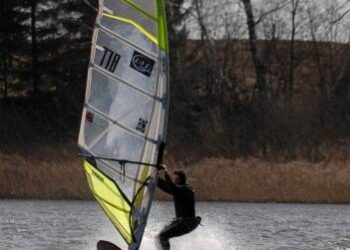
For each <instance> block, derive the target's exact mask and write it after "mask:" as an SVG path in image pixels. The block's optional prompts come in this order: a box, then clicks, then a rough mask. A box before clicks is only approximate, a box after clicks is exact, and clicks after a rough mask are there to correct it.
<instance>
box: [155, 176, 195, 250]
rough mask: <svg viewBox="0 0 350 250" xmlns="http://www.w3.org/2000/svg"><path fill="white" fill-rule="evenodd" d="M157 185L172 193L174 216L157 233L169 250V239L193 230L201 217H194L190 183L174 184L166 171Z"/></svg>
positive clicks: (165, 248)
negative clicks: (163, 177)
mask: <svg viewBox="0 0 350 250" xmlns="http://www.w3.org/2000/svg"><path fill="white" fill-rule="evenodd" d="M158 187H159V188H160V189H161V190H163V191H164V192H166V193H168V194H171V195H173V198H174V203H175V213H176V218H175V219H174V220H173V221H172V222H171V223H170V224H169V225H167V226H166V227H165V228H164V229H163V230H162V231H161V232H160V234H159V239H160V243H161V245H162V247H163V249H164V250H169V249H170V244H169V239H170V238H173V237H178V236H181V235H184V234H187V233H189V232H191V231H193V230H194V229H195V228H196V227H197V226H198V225H199V223H200V221H201V218H200V217H196V213H195V197H194V192H193V189H192V187H191V186H190V185H188V184H184V185H176V184H175V183H173V182H172V180H171V178H170V176H169V175H168V173H165V180H163V179H161V178H159V180H158Z"/></svg>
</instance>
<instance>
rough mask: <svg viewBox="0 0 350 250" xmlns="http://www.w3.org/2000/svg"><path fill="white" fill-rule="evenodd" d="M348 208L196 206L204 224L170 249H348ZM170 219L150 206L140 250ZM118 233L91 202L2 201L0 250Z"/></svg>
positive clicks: (89, 248)
mask: <svg viewBox="0 0 350 250" xmlns="http://www.w3.org/2000/svg"><path fill="white" fill-rule="evenodd" d="M349 208H350V206H345V205H295V204H284V205H280V204H244V203H198V214H199V215H201V216H202V218H203V222H202V223H203V224H204V226H201V227H199V228H198V229H197V230H196V231H195V232H193V233H192V234H190V235H187V236H184V237H180V238H176V239H174V240H171V243H172V246H173V248H172V249H173V250H185V249H191V250H196V249H198V250H224V249H225V250H227V249H230V250H231V249H350V209H349ZM172 217H173V204H172V203H156V204H155V205H154V206H153V209H152V213H151V216H150V220H149V224H148V227H147V231H146V233H145V238H144V241H143V245H142V246H143V247H142V249H145V250H153V249H154V248H155V247H154V237H155V235H157V233H158V232H159V231H160V230H161V229H162V227H163V226H164V224H165V223H167V222H168V221H169V220H170V219H171V218H172ZM116 235H117V234H116V232H115V229H114V228H113V226H112V225H111V224H110V223H109V222H108V220H107V219H106V217H105V216H104V214H103V213H102V211H101V210H100V208H99V206H98V205H97V204H96V203H95V202H89V201H88V202H79V201H77V202H72V201H67V202H65V201H60V202H54V201H8V200H2V201H1V200H0V249H1V250H22V249H23V250H24V249H25V250H62V249H64V250H95V249H96V248H95V246H96V242H97V241H98V240H100V239H105V240H110V241H114V242H116V240H117V238H116Z"/></svg>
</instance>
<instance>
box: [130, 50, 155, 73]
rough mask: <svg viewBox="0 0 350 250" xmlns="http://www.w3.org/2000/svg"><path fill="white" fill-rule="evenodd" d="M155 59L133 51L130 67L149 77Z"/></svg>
mask: <svg viewBox="0 0 350 250" xmlns="http://www.w3.org/2000/svg"><path fill="white" fill-rule="evenodd" d="M154 64H155V61H153V60H152V59H150V58H148V57H147V56H145V55H142V54H141V53H139V52H137V51H134V54H133V56H132V59H131V63H130V67H131V68H133V69H134V70H136V71H138V72H140V73H141V74H143V75H145V76H147V77H150V76H151V74H152V71H153V68H154Z"/></svg>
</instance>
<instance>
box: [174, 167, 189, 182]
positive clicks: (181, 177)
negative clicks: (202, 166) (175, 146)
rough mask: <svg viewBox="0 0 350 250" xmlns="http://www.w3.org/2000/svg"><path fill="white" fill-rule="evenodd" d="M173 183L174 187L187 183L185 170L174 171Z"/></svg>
mask: <svg viewBox="0 0 350 250" xmlns="http://www.w3.org/2000/svg"><path fill="white" fill-rule="evenodd" d="M173 181H174V183H175V184H176V185H184V184H186V183H187V174H186V172H185V170H183V169H180V170H176V171H174V173H173Z"/></svg>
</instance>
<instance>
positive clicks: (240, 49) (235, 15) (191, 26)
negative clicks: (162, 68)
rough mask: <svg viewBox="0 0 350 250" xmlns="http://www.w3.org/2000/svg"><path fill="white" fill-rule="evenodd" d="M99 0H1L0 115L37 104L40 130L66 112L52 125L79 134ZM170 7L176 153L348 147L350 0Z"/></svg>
mask: <svg viewBox="0 0 350 250" xmlns="http://www.w3.org/2000/svg"><path fill="white" fill-rule="evenodd" d="M97 2H98V1H96V0H90V1H88V0H85V1H80V0H62V1H51V0H50V1H43V0H23V1H6V0H0V12H1V13H0V19H1V22H0V98H1V100H2V101H3V102H2V107H0V114H7V115H8V116H7V117H9V119H10V117H13V113H16V110H17V112H18V113H23V111H24V110H27V109H29V108H31V114H32V115H28V117H27V119H29V120H31V119H32V120H34V118H33V117H36V119H38V120H39V121H40V122H37V123H35V124H36V127H40V126H44V125H45V124H46V125H47V124H49V125H50V124H51V125H52V124H56V123H57V120H60V119H61V122H60V123H59V125H55V126H53V127H52V128H50V129H48V130H43V131H50V133H51V134H56V133H57V131H58V130H60V131H61V132H60V133H59V135H64V134H65V133H66V134H68V132H67V131H68V130H69V128H72V127H73V128H74V130H73V133H69V136H72V135H73V134H76V133H77V129H78V124H79V119H80V112H81V107H82V103H83V98H84V89H85V79H86V71H87V66H88V61H89V53H90V44H91V36H92V27H93V24H94V21H95V17H96V10H95V8H96V6H97V4H98V3H97ZM167 12H168V28H169V37H170V44H171V46H170V48H171V51H170V54H171V55H170V57H171V85H172V87H171V112H170V123H169V124H170V128H169V131H170V136H169V141H170V142H171V143H169V144H170V145H169V150H170V151H171V152H174V154H176V153H177V154H179V155H180V154H182V155H186V154H190V155H197V156H201V155H203V156H211V155H214V156H216V155H220V156H225V157H241V156H258V157H268V158H272V159H282V160H290V159H296V158H306V159H311V160H322V159H324V157H325V155H329V150H330V149H331V148H337V151H341V150H343V149H344V148H345V146H344V145H346V143H348V138H349V136H350V131H349V129H348V128H349V125H350V100H349V99H350V87H349V81H350V70H349V66H350V64H349V63H350V61H349V58H350V57H349V56H350V52H349V41H350V36H349V35H350V33H349V32H348V30H349V29H348V28H349V24H350V14H349V12H350V3H348V1H340V0H335V1H327V0H287V1H285V0H263V1H252V0H222V1H210V0H187V1H185V0H168V1H167ZM18 100H20V103H21V104H19V103H18V102H19V101H18ZM33 102H39V104H33ZM6 103H11V105H10V106H8V104H6ZM43 103H44V105H43ZM29 104H30V105H29ZM20 105H22V106H21V107H19V106H20ZM33 105H34V106H33ZM35 105H36V106H35ZM44 108H45V109H46V111H45V112H44V111H43V110H44ZM47 109H49V110H50V112H47ZM9 110H11V112H10V111H9ZM38 112H41V113H40V115H33V114H36V113H38ZM2 116H3V115H2ZM18 117H21V119H23V117H22V116H18ZM48 117H49V118H48ZM39 118H40V119H39ZM13 123H16V121H15V119H13ZM13 123H9V125H8V126H9V127H10V126H12V125H13ZM42 124H44V125H42ZM49 125H47V126H49ZM51 125H50V126H51ZM2 126H4V123H2ZM23 129H24V130H27V129H28V128H27V127H26V126H23ZM34 134H35V133H34ZM345 151H346V150H345ZM345 151H344V152H345ZM188 152H191V153H188ZM346 152H347V151H346ZM344 154H345V153H344Z"/></svg>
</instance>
